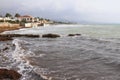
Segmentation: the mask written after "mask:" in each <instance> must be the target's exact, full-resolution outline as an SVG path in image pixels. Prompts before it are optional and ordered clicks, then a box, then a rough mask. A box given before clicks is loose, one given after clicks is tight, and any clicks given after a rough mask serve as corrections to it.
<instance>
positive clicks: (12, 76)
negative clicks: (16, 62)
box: [0, 69, 22, 80]
mask: <svg viewBox="0 0 120 80" xmlns="http://www.w3.org/2000/svg"><path fill="white" fill-rule="evenodd" d="M21 76H22V75H21V74H19V73H18V72H16V71H14V70H8V69H0V80H2V79H3V80H5V79H9V80H18V79H19V78H20V77H21Z"/></svg>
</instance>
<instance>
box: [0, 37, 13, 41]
mask: <svg viewBox="0 0 120 80" xmlns="http://www.w3.org/2000/svg"><path fill="white" fill-rule="evenodd" d="M8 40H13V39H12V38H11V37H0V41H8Z"/></svg>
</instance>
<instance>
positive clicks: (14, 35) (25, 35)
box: [0, 34, 39, 37]
mask: <svg viewBox="0 0 120 80" xmlns="http://www.w3.org/2000/svg"><path fill="white" fill-rule="evenodd" d="M0 37H39V35H33V34H0Z"/></svg>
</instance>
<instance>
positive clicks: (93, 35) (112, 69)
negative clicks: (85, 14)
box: [0, 24, 120, 80]
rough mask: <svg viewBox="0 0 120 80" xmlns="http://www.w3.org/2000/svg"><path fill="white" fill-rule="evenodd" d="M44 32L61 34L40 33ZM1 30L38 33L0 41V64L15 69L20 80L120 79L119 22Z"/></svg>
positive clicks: (10, 32) (16, 32) (9, 32)
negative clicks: (56, 36)
mask: <svg viewBox="0 0 120 80" xmlns="http://www.w3.org/2000/svg"><path fill="white" fill-rule="evenodd" d="M47 33H53V34H59V35H61V37H59V38H42V37H41V35H42V34H47ZM2 34H37V35H40V37H39V38H27V37H14V39H13V40H12V41H0V68H7V69H14V70H16V71H18V72H19V73H20V74H22V77H21V78H20V80H120V25H79V24H76V25H49V26H45V27H37V28H22V29H20V30H14V31H6V32H3V33H2ZM68 34H81V36H68Z"/></svg>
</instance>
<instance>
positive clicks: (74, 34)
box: [68, 34, 81, 36]
mask: <svg viewBox="0 0 120 80" xmlns="http://www.w3.org/2000/svg"><path fill="white" fill-rule="evenodd" d="M68 36H81V34H68Z"/></svg>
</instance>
